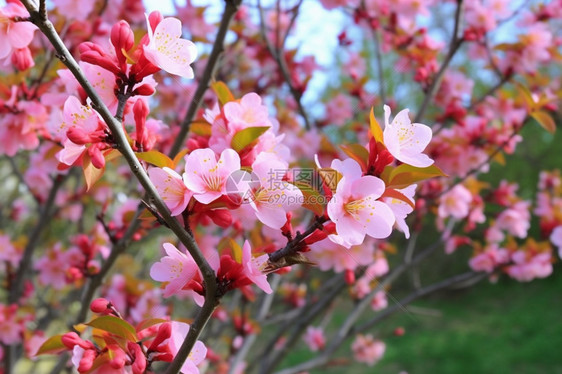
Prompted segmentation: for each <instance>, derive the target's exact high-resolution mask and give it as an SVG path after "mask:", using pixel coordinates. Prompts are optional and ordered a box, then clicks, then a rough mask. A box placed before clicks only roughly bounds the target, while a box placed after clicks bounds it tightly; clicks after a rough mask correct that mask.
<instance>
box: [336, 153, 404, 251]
mask: <svg viewBox="0 0 562 374" xmlns="http://www.w3.org/2000/svg"><path fill="white" fill-rule="evenodd" d="M342 164H343V163H342ZM360 170H361V168H360V166H359V164H357V162H355V161H354V160H351V161H347V160H346V165H345V166H344V167H343V168H342V169H340V170H338V171H340V172H341V174H342V175H343V178H342V179H341V180H340V181H339V183H338V186H337V189H336V193H335V194H334V196H333V198H332V199H331V200H330V202H329V203H328V216H329V217H330V219H331V220H332V221H333V222H334V223H335V224H336V231H337V235H330V236H329V238H330V239H331V240H332V241H334V242H335V243H338V244H341V245H343V246H345V247H347V248H349V247H350V246H352V245H359V244H361V243H363V240H364V239H365V235H369V236H371V237H373V238H375V239H382V238H386V237H388V236H389V235H390V233H391V232H392V226H393V225H394V222H395V218H394V213H392V210H391V209H390V208H389V207H388V205H386V204H385V203H383V202H382V201H378V200H377V199H378V198H379V197H380V196H381V195H382V194H383V192H384V190H385V185H384V182H383V181H382V180H380V179H379V178H377V177H374V176H372V175H368V176H364V177H361V176H360V175H361V174H360Z"/></svg>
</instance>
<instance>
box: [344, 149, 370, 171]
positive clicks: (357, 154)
mask: <svg viewBox="0 0 562 374" xmlns="http://www.w3.org/2000/svg"><path fill="white" fill-rule="evenodd" d="M340 148H341V150H342V151H344V152H345V154H346V155H348V156H349V157H351V158H352V159H354V160H355V161H357V162H358V163H359V165H361V169H362V170H363V171H364V172H365V171H367V164H368V163H369V151H367V149H366V148H365V147H363V146H362V145H361V144H347V145H345V144H344V145H340Z"/></svg>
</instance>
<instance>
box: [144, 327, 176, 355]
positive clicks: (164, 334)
mask: <svg viewBox="0 0 562 374" xmlns="http://www.w3.org/2000/svg"><path fill="white" fill-rule="evenodd" d="M170 336H172V324H171V323H169V322H166V323H163V324H161V325H160V327H159V328H158V333H157V334H156V337H155V338H154V340H153V341H152V344H150V347H149V348H148V350H149V351H159V349H158V346H159V345H160V344H162V342H164V340H166V339H168V338H169V337H170Z"/></svg>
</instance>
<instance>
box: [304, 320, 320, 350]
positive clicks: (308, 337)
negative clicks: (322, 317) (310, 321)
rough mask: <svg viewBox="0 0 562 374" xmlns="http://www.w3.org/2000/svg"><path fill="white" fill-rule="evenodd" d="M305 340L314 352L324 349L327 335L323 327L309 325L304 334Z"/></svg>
mask: <svg viewBox="0 0 562 374" xmlns="http://www.w3.org/2000/svg"><path fill="white" fill-rule="evenodd" d="M303 340H304V342H305V343H306V345H308V348H309V349H310V350H311V351H312V352H318V351H320V350H322V349H324V346H325V345H326V337H325V336H324V329H323V328H322V327H314V326H308V328H307V329H306V332H305V334H304V336H303Z"/></svg>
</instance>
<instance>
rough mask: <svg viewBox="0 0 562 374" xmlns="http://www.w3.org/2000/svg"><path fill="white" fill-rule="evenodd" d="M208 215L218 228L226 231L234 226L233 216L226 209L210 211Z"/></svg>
mask: <svg viewBox="0 0 562 374" xmlns="http://www.w3.org/2000/svg"><path fill="white" fill-rule="evenodd" d="M207 214H208V216H209V218H211V220H213V222H214V223H215V225H217V226H220V227H222V228H225V229H226V228H227V227H230V225H232V215H231V214H230V212H229V211H228V210H226V209H216V210H210V211H209V212H208V213H207Z"/></svg>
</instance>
